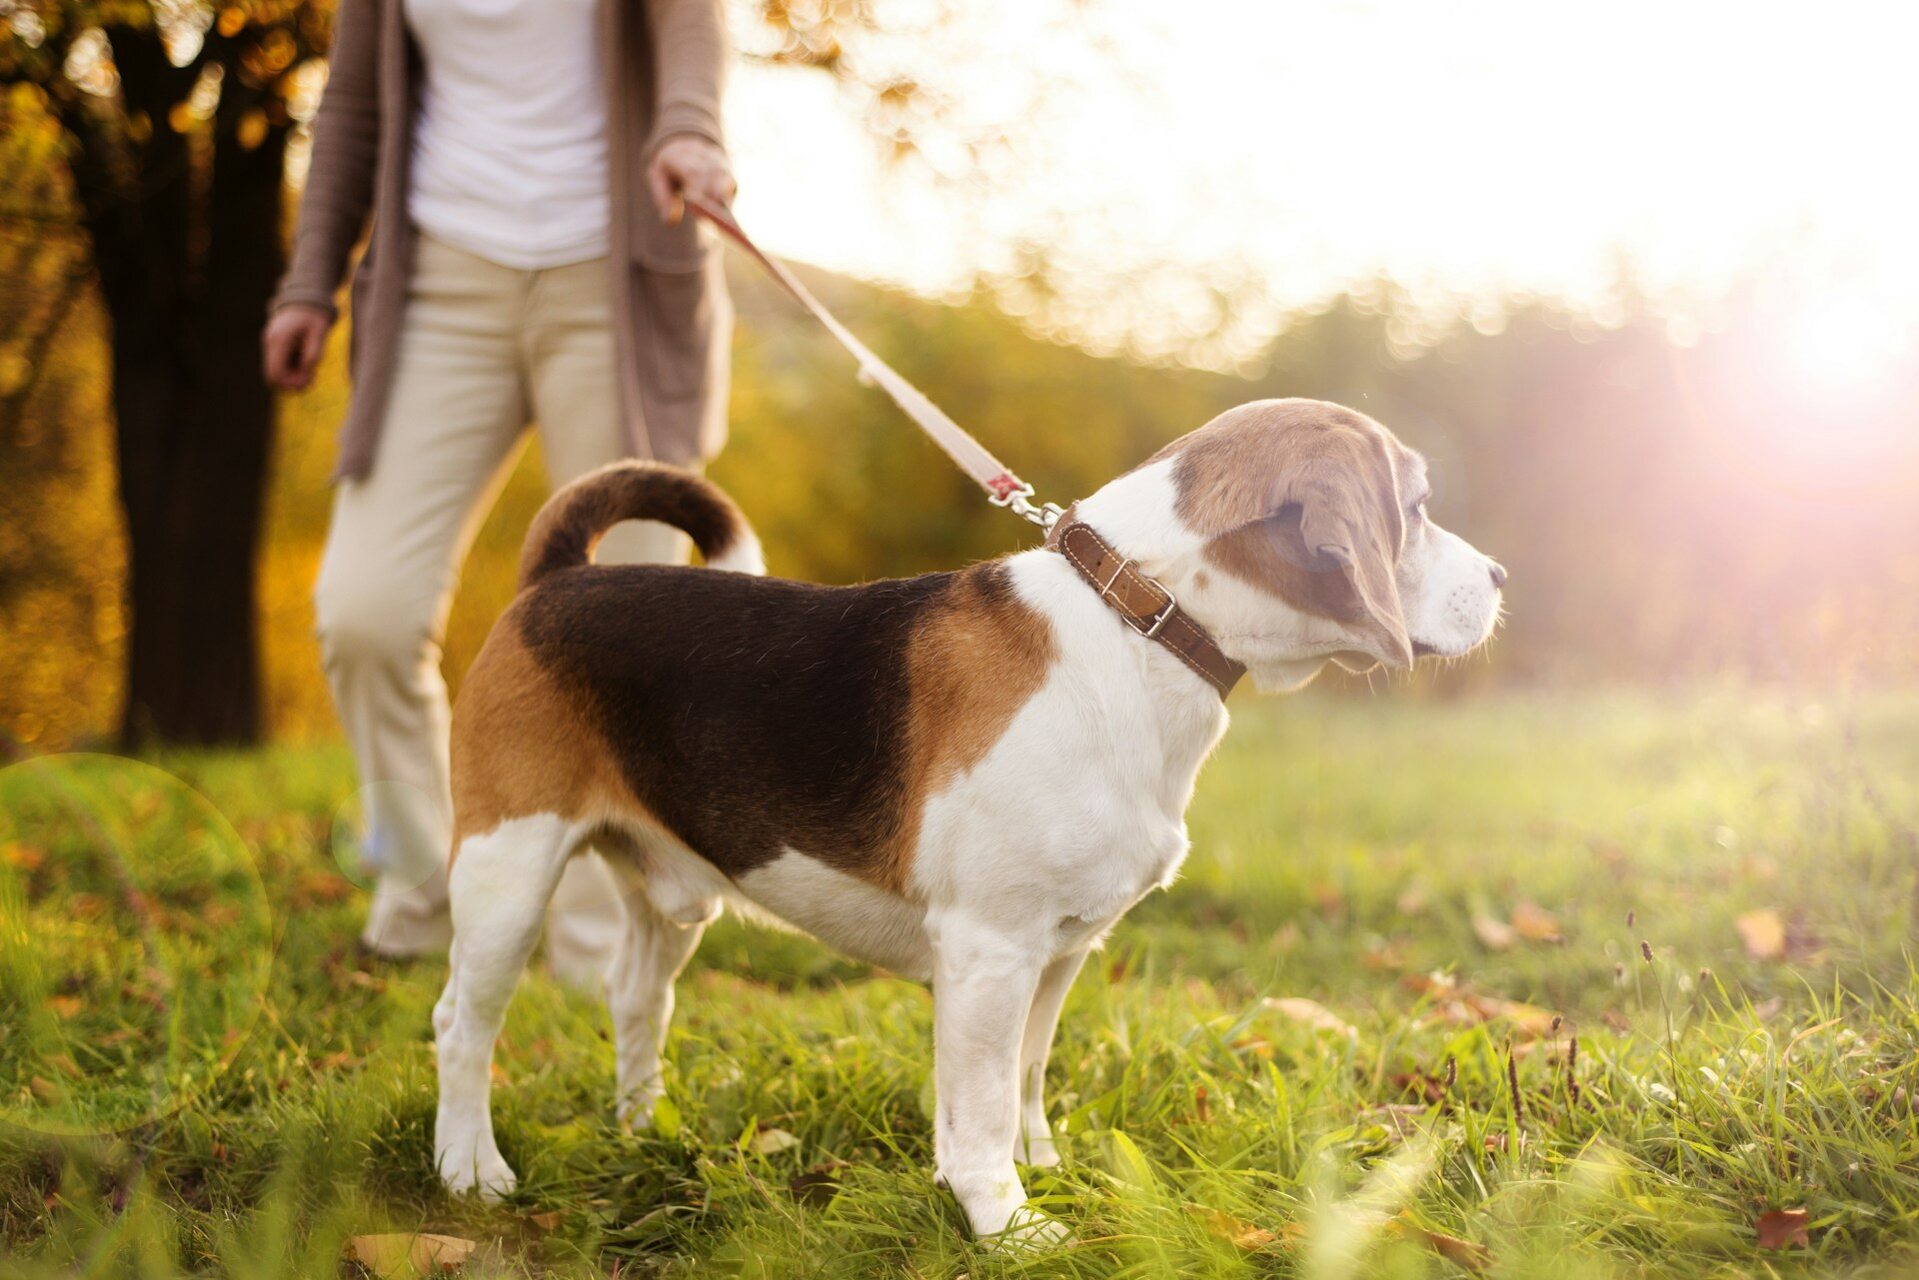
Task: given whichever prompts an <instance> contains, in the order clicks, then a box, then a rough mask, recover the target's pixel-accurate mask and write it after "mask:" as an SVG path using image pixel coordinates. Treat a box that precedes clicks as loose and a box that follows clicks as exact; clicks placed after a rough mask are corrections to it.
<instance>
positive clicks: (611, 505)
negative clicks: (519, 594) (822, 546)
mask: <svg viewBox="0 0 1919 1280" xmlns="http://www.w3.org/2000/svg"><path fill="white" fill-rule="evenodd" d="M622 520H658V521H660V522H661V523H662V524H670V525H672V526H673V527H674V528H676V529H680V530H683V531H684V532H686V533H687V534H689V535H691V537H692V539H693V543H694V545H695V546H697V547H699V549H700V554H701V555H702V556H704V557H705V558H706V563H707V566H708V567H709V568H713V569H732V570H734V571H736V572H739V573H765V572H766V562H765V561H764V560H763V559H762V558H761V554H760V540H759V539H758V538H757V537H755V536H754V535H753V526H751V525H750V524H748V523H747V522H746V517H745V516H744V515H741V514H740V509H739V508H738V507H737V506H735V505H733V499H731V498H729V497H727V496H726V494H725V493H724V492H722V491H721V489H720V487H719V486H718V485H716V484H714V483H713V482H712V481H710V480H707V479H705V478H704V477H702V476H697V475H694V474H693V473H692V472H691V471H687V470H684V469H682V468H680V467H669V466H667V465H666V464H665V463H662V462H636V461H628V462H615V463H611V464H609V465H607V466H604V467H601V468H600V469H599V470H598V471H591V472H588V473H587V474H586V475H583V476H581V477H580V478H579V479H578V480H575V481H574V482H573V483H572V484H569V485H567V486H566V487H565V488H563V489H561V490H560V491H559V492H558V493H556V494H554V495H553V496H552V497H551V498H549V499H548V500H547V503H546V505H545V506H544V507H541V508H540V514H539V515H537V516H535V517H534V518H533V527H532V528H531V529H529V530H528V531H527V535H526V545H525V546H524V547H522V548H521V550H520V590H522V591H525V590H526V589H527V588H528V587H531V586H533V585H534V584H535V583H537V582H539V581H540V580H541V579H542V578H544V577H546V576H547V575H548V574H550V573H556V572H558V571H559V570H561V569H571V568H574V567H576V566H578V565H583V564H586V563H587V562H589V561H590V560H591V559H592V558H593V547H594V544H595V543H597V542H599V540H600V536H601V535H602V534H604V533H605V532H606V531H607V530H608V529H610V528H612V527H613V526H614V525H616V524H618V523H619V522H620V521H622Z"/></svg>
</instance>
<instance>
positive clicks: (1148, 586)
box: [682, 191, 1246, 698]
mask: <svg viewBox="0 0 1919 1280" xmlns="http://www.w3.org/2000/svg"><path fill="white" fill-rule="evenodd" d="M682 198H683V199H684V200H685V201H686V205H687V207H688V208H689V209H691V210H693V212H695V213H697V214H699V215H700V216H701V217H702V218H705V219H706V220H707V221H708V222H710V223H712V224H713V225H714V227H716V228H718V230H719V232H720V234H722V235H724V236H725V237H726V238H727V239H728V240H731V241H732V242H733V243H734V244H736V245H738V246H739V247H740V248H742V249H744V250H745V251H746V253H747V255H748V256H749V257H751V258H752V259H753V261H755V262H757V263H759V264H760V265H761V266H762V267H764V268H766V272H767V274H768V275H770V276H772V277H773V279H774V280H776V281H778V282H779V285H780V287H781V288H782V289H785V290H786V291H787V292H788V293H789V294H791V295H792V296H793V300H794V301H795V302H798V303H799V304H800V305H801V306H802V307H805V308H806V309H807V311H808V312H810V313H811V314H812V316H813V318H814V319H815V320H817V321H819V322H820V323H821V324H822V325H825V326H826V331H827V332H828V333H830V334H832V335H833V336H834V337H835V338H836V339H838V340H839V344H840V345H841V346H842V347H845V348H846V349H847V351H849V352H851V353H852V356H853V358H854V359H855V360H857V361H859V365H860V380H861V381H862V382H865V383H868V384H872V383H878V384H879V386H880V387H881V388H882V389H883V390H884V391H885V392H886V394H887V395H889V396H891V397H893V403H894V404H896V405H898V406H899V407H900V408H901V410H903V411H904V412H905V414H906V416H907V417H909V418H911V419H912V420H913V422H914V424H915V425H916V426H918V427H919V429H920V430H921V431H924V432H925V433H926V434H927V435H928V436H930V437H931V438H932V441H933V443H934V444H936V445H938V446H939V447H940V448H941V449H942V450H944V451H945V453H946V456H947V457H949V458H951V459H952V460H953V463H954V465H956V466H957V467H959V469H960V470H961V471H964V472H965V473H966V474H967V475H969V476H971V477H973V479H974V481H975V482H976V483H978V485H979V487H980V488H982V489H984V490H986V500H987V501H988V502H990V503H992V504H993V505H994V506H996V507H1005V508H1006V509H1007V510H1008V511H1011V512H1012V513H1013V514H1014V515H1016V516H1018V517H1020V518H1021V519H1022V520H1030V521H1031V522H1032V523H1034V524H1036V525H1038V526H1039V527H1040V528H1041V529H1042V530H1044V531H1045V533H1046V545H1047V546H1048V547H1049V548H1050V549H1052V550H1054V551H1057V552H1059V553H1060V554H1061V555H1062V556H1064V557H1066V560H1067V563H1069V564H1071V565H1072V566H1073V569H1074V571H1075V572H1077V573H1078V574H1079V576H1080V577H1081V578H1082V579H1083V580H1084V581H1085V582H1086V584H1087V585H1088V586H1090V587H1092V588H1093V589H1094V590H1096V591H1098V592H1099V598H1100V600H1101V601H1102V602H1103V603H1104V604H1105V605H1106V606H1107V607H1108V608H1110V609H1112V610H1113V611H1114V612H1115V613H1117V614H1118V615H1119V617H1120V620H1121V621H1122V622H1123V623H1125V625H1126V626H1127V627H1129V628H1131V629H1132V630H1133V631H1134V632H1135V633H1137V634H1138V635H1140V636H1143V637H1145V638H1146V639H1148V640H1151V641H1153V642H1154V643H1156V644H1159V645H1160V646H1162V647H1163V648H1165V649H1167V650H1168V651H1169V652H1171V653H1172V654H1173V656H1174V657H1176V658H1178V659H1179V660H1180V661H1181V662H1183V663H1185V664H1186V666H1187V667H1188V668H1190V669H1191V670H1192V672H1193V673H1194V674H1195V675H1197V676H1198V677H1199V678H1200V679H1202V680H1204V681H1205V682H1206V683H1207V684H1210V685H1211V686H1213V690H1214V691H1215V692H1216V693H1218V694H1219V696H1220V697H1221V698H1224V697H1225V696H1226V695H1227V694H1228V693H1231V692H1232V689H1233V686H1234V685H1235V684H1237V683H1239V678H1240V677H1241V676H1243V675H1245V674H1246V668H1245V667H1244V666H1242V665H1240V664H1239V663H1238V662H1236V661H1234V660H1233V659H1232V658H1229V657H1227V656H1226V652H1225V650H1223V649H1221V648H1220V647H1219V644H1218V643H1217V642H1216V641H1215V640H1214V639H1213V638H1212V636H1211V635H1209V634H1208V633H1207V631H1206V628H1205V627H1203V626H1201V625H1200V624H1199V623H1198V622H1197V621H1196V620H1194V618H1193V617H1192V615H1190V614H1188V613H1187V612H1186V610H1185V609H1183V608H1181V607H1180V603H1179V601H1178V600H1177V599H1175V598H1174V596H1173V593H1172V592H1171V591H1169V590H1167V588H1166V587H1165V586H1164V585H1163V584H1162V583H1160V582H1159V581H1158V580H1157V579H1154V578H1149V577H1147V576H1146V575H1145V574H1143V573H1141V572H1140V571H1139V570H1138V569H1137V568H1136V567H1134V564H1133V561H1132V559H1131V558H1130V557H1127V556H1122V555H1121V554H1120V553H1119V552H1118V551H1116V550H1114V548H1113V547H1112V546H1111V545H1110V544H1108V543H1107V541H1106V540H1105V539H1104V538H1102V537H1100V536H1099V534H1098V533H1097V532H1096V531H1095V530H1094V529H1093V528H1092V526H1090V525H1088V524H1085V523H1083V522H1082V521H1080V520H1079V518H1078V517H1077V516H1075V515H1071V514H1068V513H1067V512H1065V511H1062V510H1061V509H1060V508H1059V507H1058V506H1057V505H1055V504H1054V503H1051V502H1042V503H1040V504H1038V505H1037V506H1036V505H1034V503H1033V486H1032V485H1030V484H1027V483H1026V482H1025V481H1024V480H1022V479H1020V478H1019V477H1018V476H1017V475H1015V474H1014V473H1013V469H1012V468H1011V467H1009V466H1007V465H1006V464H1005V463H1003V462H1001V461H1000V460H999V459H998V458H995V457H994V456H993V454H992V452H991V451H990V450H988V449H987V447H986V446H985V445H983V444H981V443H980V442H979V441H977V440H975V439H974V438H973V437H972V436H971V435H969V434H967V431H966V429H965V428H964V427H962V426H960V424H959V423H957V422H955V421H953V420H952V419H951V418H949V417H947V416H946V415H945V414H944V413H942V412H941V411H940V407H939V406H938V405H936V404H934V403H933V402H932V401H931V400H928V399H927V398H926V395H925V394H924V393H923V392H922V391H920V389H919V388H918V387H916V386H914V385H913V384H912V383H910V382H908V381H907V380H906V379H905V378H902V377H901V376H900V375H899V372H898V371H897V370H895V369H894V368H893V366H892V365H889V364H887V363H886V361H884V360H882V359H880V358H879V357H878V356H876V355H874V354H873V352H872V350H871V349H870V348H868V347H867V345H866V344H865V343H864V342H861V341H860V340H859V339H858V338H856V337H854V336H853V334H852V331H851V330H849V329H848V328H847V327H846V326H845V325H843V324H841V323H840V322H839V320H838V319H837V318H836V317H835V316H834V315H833V313H832V312H831V311H828V310H827V309H826V308H825V307H824V306H823V305H821V303H820V300H819V299H818V298H815V297H814V296H813V294H812V292H811V291H810V290H808V289H807V287H806V286H805V285H803V284H801V283H800V282H799V279H798V277H796V276H794V274H793V273H792V272H791V271H788V270H787V269H786V265H785V264H784V263H782V262H781V261H780V260H779V259H778V258H775V257H774V256H773V255H772V254H770V253H767V252H765V251H764V250H763V249H761V248H760V247H759V246H758V245H756V244H754V243H753V240H752V238H751V237H750V236H748V235H747V234H746V232H745V231H744V230H742V229H741V228H740V224H739V223H738V222H735V221H734V220H733V215H732V213H731V212H729V211H728V210H727V209H726V208H725V207H724V206H723V205H718V204H715V203H713V202H712V201H710V200H707V199H705V198H703V197H701V196H697V195H694V194H693V193H692V192H690V191H689V192H683V193H682ZM1061 517H1064V519H1062V518H1061Z"/></svg>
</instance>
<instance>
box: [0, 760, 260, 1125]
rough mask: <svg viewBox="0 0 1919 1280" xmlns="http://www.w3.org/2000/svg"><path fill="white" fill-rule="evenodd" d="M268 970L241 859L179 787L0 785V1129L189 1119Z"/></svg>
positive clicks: (246, 857) (89, 780)
mask: <svg viewBox="0 0 1919 1280" xmlns="http://www.w3.org/2000/svg"><path fill="white" fill-rule="evenodd" d="M273 952H274V929H273V919H272V913H271V910H270V907H269V904H268V900H267V894H266V887H265V884H264V883H263V881H262V880H261V876H260V871H259V867H258V865H257V863H256V862H255V860H254V857H253V852H252V850H251V849H250V848H249V846H248V844H247V842H246V841H245V840H244V839H243V838H242V837H241V836H240V834H239V833H238V832H237V831H236V830H235V829H234V827H233V824H232V823H231V822H229V821H228V820H227V818H226V816H225V815H224V814H222V813H221V812H220V810H219V809H218V808H217V807H215V806H214V805H213V804H212V803H211V802H210V801H209V800H208V799H207V798H206V797H205V796H203V795H201V794H200V793H199V792H197V791H195V790H194V789H193V788H192V787H190V786H188V785H187V784H186V783H185V782H183V781H181V780H180V779H179V778H177V777H175V776H173V775H172V774H170V773H168V772H166V771H165V770H163V769H159V768H156V767H155V766H153V765H150V764H145V763H142V762H140V761H136V760H127V759H123V758H121V757H117V756H108V755H97V754H90V753H73V754H67V755H53V756H42V757H38V758H35V759H31V760H24V761H20V762H18V763H15V764H13V765H10V766H8V767H7V768H5V769H0V991H3V992H4V993H5V994H4V997H0V1023H4V1024H5V1025H6V1032H5V1034H0V1122H4V1123H9V1124H12V1125H16V1126H18V1127H21V1128H24V1129H29V1130H34V1131H37V1132H41V1133H47V1134H55V1135H65V1136H80V1135H103V1134H110V1133H118V1132H122V1131H124V1130H127V1129H130V1128H133V1127H135V1126H138V1125H142V1124H147V1123H151V1122H153V1121H155V1120H159V1119H161V1118H163V1117H165V1116H167V1115H169V1114H171V1113H173V1112H175V1111H178V1110H179V1109H181V1108H182V1107H184V1106H186V1105H188V1104H189V1103H190V1102H192V1100H193V1099H194V1098H195V1097H197V1096H198V1095H199V1094H201V1093H202V1092H203V1091H204V1090H205V1089H206V1088H207V1087H208V1086H209V1085H210V1084H211V1083H212V1082H213V1081H214V1080H216V1079H217V1078H218V1077H219V1075H220V1073H221V1072H223V1071H224V1070H225V1069H226V1067H227V1066H228V1065H229V1064H230V1063H231V1062H232V1061H233V1058H234V1056H235V1054H236V1053H237V1052H238V1051H239V1049H240V1048H241V1046H242V1045H243V1044H244V1043H245V1042H246V1039H247V1034H248V1032H249V1031H250V1029H251V1028H252V1025H253V1023H254V1021H255V1020H256V1019H257V1018H258V1017H259V1016H260V1011H261V1009H262V1007H263V1005H264V1003H265V995H266V987H267V982H268V979H269V976H270V974H271V972H272V967H273Z"/></svg>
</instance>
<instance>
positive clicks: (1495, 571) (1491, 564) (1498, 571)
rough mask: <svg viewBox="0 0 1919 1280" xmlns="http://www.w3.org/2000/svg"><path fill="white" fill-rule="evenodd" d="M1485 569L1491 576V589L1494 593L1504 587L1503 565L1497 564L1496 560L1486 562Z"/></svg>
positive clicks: (1504, 569) (1504, 570) (1504, 567)
mask: <svg viewBox="0 0 1919 1280" xmlns="http://www.w3.org/2000/svg"><path fill="white" fill-rule="evenodd" d="M1486 568H1487V570H1488V571H1489V572H1490V573H1491V574H1492V575H1493V589H1494V590H1495V591H1497V590H1498V589H1499V588H1501V587H1503V586H1505V585H1506V566H1505V565H1503V564H1501V563H1499V561H1497V560H1488V561H1487V562H1486Z"/></svg>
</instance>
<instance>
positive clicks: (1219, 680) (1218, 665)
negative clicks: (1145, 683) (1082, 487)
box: [1046, 508, 1246, 698]
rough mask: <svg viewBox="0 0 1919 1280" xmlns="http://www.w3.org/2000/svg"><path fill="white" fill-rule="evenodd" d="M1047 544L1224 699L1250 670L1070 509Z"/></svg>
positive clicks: (1135, 627) (1132, 624) (1120, 612)
mask: <svg viewBox="0 0 1919 1280" xmlns="http://www.w3.org/2000/svg"><path fill="white" fill-rule="evenodd" d="M1046 545H1047V546H1048V547H1050V548H1052V549H1053V550H1054V551H1057V552H1059V553H1060V554H1061V555H1063V556H1065V557H1066V561H1067V563H1068V564H1070V565H1072V566H1073V568H1075V569H1077V570H1078V571H1079V576H1080V577H1082V578H1084V579H1086V581H1087V583H1088V584H1089V585H1090V586H1092V588H1093V589H1094V590H1095V591H1097V592H1099V598H1100V599H1101V600H1104V601H1105V602H1106V603H1107V604H1108V605H1110V606H1111V607H1112V610H1113V612H1115V613H1117V614H1118V615H1119V616H1120V619H1121V621H1123V622H1125V624H1126V625H1127V626H1129V627H1131V628H1132V629H1133V630H1134V631H1137V632H1138V633H1139V634H1140V635H1142V636H1145V637H1146V638H1147V639H1148V640H1154V641H1157V642H1158V643H1160V644H1162V645H1164V646H1165V647H1166V648H1167V649H1169V650H1171V652H1172V654H1173V656H1174V657H1176V658H1178V659H1179V660H1180V661H1181V662H1183V663H1185V664H1186V665H1187V666H1188V667H1190V668H1192V670H1193V672H1194V673H1195V674H1196V675H1198V676H1199V677H1200V679H1202V680H1204V681H1206V683H1208V684H1210V685H1212V686H1213V688H1214V689H1215V690H1217V691H1218V693H1219V696H1220V697H1221V698H1224V697H1225V696H1226V695H1227V694H1229V693H1231V692H1232V691H1233V686H1234V685H1235V684H1238V683H1239V678H1240V677H1241V676H1243V675H1245V674H1246V668H1245V667H1244V666H1242V665H1241V664H1240V663H1237V662H1234V661H1233V660H1232V659H1231V658H1229V657H1227V656H1226V654H1225V652H1224V651H1223V650H1221V649H1220V647H1219V645H1218V644H1217V643H1215V641H1214V640H1213V638H1212V637H1211V636H1209V635H1207V634H1206V628H1204V627H1202V626H1200V625H1199V623H1197V622H1195V621H1193V619H1192V616H1191V615H1190V614H1188V613H1187V612H1186V611H1185V610H1184V609H1182V608H1180V607H1179V601H1177V600H1175V599H1174V598H1173V593H1172V592H1170V591H1168V590H1167V589H1166V588H1165V587H1162V586H1161V585H1160V584H1159V583H1157V582H1155V581H1153V579H1151V578H1149V577H1147V576H1146V575H1145V574H1143V573H1141V572H1140V571H1139V570H1138V569H1136V568H1134V567H1133V562H1132V560H1130V559H1128V558H1127V557H1125V556H1122V555H1120V553H1119V552H1117V551H1115V550H1113V548H1112V547H1111V546H1109V545H1108V544H1107V542H1106V539H1104V538H1102V537H1100V536H1099V534H1097V533H1095V532H1094V531H1093V527H1092V526H1091V525H1089V524H1086V523H1084V522H1083V521H1081V520H1080V519H1079V517H1077V516H1075V515H1074V514H1073V512H1072V509H1071V508H1068V509H1067V511H1066V514H1065V515H1062V516H1061V517H1060V518H1059V522H1058V523H1057V524H1055V525H1054V526H1053V528H1052V531H1051V532H1050V533H1048V534H1047V535H1046Z"/></svg>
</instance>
